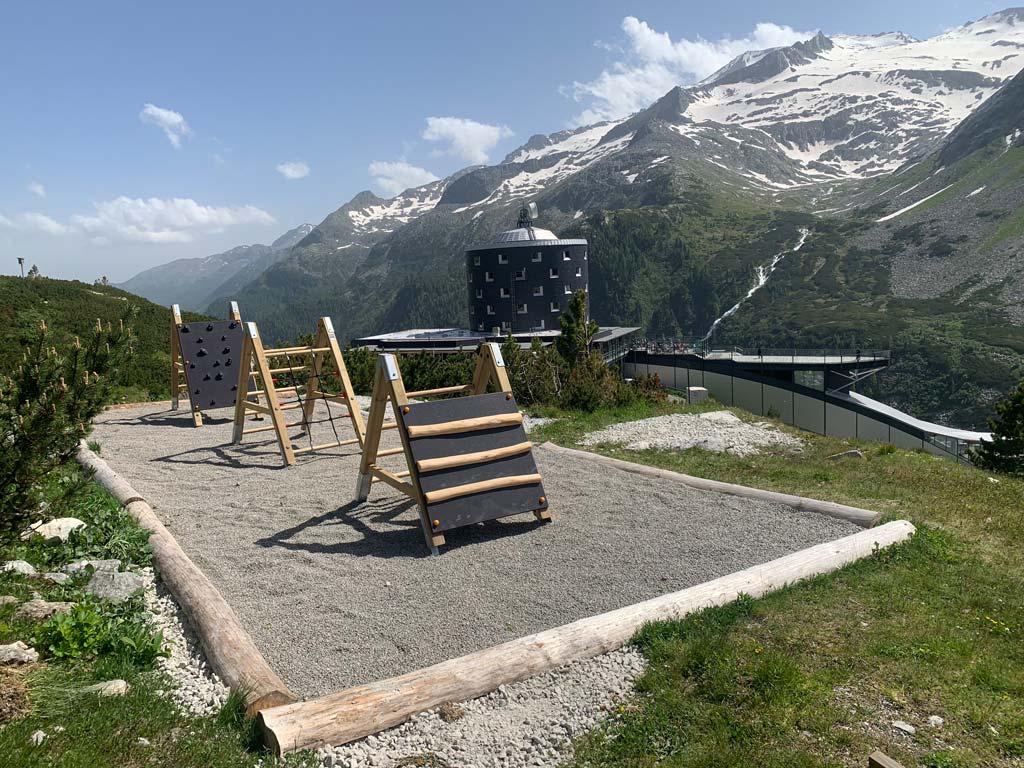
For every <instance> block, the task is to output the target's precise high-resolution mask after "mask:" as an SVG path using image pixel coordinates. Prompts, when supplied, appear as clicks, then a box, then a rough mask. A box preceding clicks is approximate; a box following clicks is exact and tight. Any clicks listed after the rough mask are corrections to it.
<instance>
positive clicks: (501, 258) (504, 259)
mask: <svg viewBox="0 0 1024 768" xmlns="http://www.w3.org/2000/svg"><path fill="white" fill-rule="evenodd" d="M498 263H499V264H508V256H506V255H505V254H504V253H499V254H498Z"/></svg>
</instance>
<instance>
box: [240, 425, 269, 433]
mask: <svg viewBox="0 0 1024 768" xmlns="http://www.w3.org/2000/svg"><path fill="white" fill-rule="evenodd" d="M272 429H277V427H275V426H274V425H270V426H269V427H253V428H252V429H243V430H242V434H243V435H251V434H254V433H256V432H269V431H270V430H272Z"/></svg>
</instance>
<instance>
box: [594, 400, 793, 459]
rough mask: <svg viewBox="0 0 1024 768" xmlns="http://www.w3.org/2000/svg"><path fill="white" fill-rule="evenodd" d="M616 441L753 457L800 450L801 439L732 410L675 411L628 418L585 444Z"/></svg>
mask: <svg viewBox="0 0 1024 768" xmlns="http://www.w3.org/2000/svg"><path fill="white" fill-rule="evenodd" d="M601 443H616V444H619V445H623V446H625V447H626V448H629V449H630V450H633V451H643V450H647V449H648V448H667V449H672V450H680V451H683V450H686V449H687V448H703V449H704V450H706V451H716V452H718V453H734V454H736V455H738V456H751V455H753V454H756V453H760V451H761V449H762V448H768V447H774V446H782V447H785V448H788V449H789V450H792V451H799V450H801V449H802V448H803V443H802V442H801V441H800V439H799V438H796V437H793V436H792V435H788V434H786V433H785V432H782V431H781V430H778V429H775V427H773V426H771V425H770V424H768V423H767V422H758V423H755V424H748V423H747V422H745V421H743V419H741V418H740V417H739V416H737V415H736V414H734V413H732V412H731V411H708V412H707V413H672V414H669V415H668V416H655V417H653V418H650V419H640V420H639V421H626V422H623V423H621V424H612V425H611V426H609V427H605V428H604V429H601V430H598V431H597V432H591V433H590V434H588V435H587V436H586V437H584V438H583V444H584V445H600V444H601Z"/></svg>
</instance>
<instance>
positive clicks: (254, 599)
mask: <svg viewBox="0 0 1024 768" xmlns="http://www.w3.org/2000/svg"><path fill="white" fill-rule="evenodd" d="M335 411H337V409H336V408H335ZM219 413H224V414H225V415H227V413H228V412H219ZM219 413H218V414H215V415H219ZM339 429H341V428H339ZM344 429H345V430H347V429H348V428H347V427H344ZM330 432H331V430H330V429H329V428H327V427H325V425H318V427H317V430H316V433H315V434H314V436H313V439H314V440H315V441H317V442H323V440H324V438H326V437H327V436H328V435H329V434H330ZM386 434H387V435H388V437H389V439H390V440H397V437H396V436H395V435H394V434H393V433H392V432H389V433H386ZM262 437H263V435H256V436H252V437H249V438H247V442H245V443H244V444H242V445H238V446H235V445H231V444H230V438H231V424H230V419H229V418H215V419H212V420H210V421H209V422H208V423H207V424H206V425H205V426H203V427H202V428H199V429H196V428H194V427H192V426H191V419H190V418H189V416H188V415H187V413H186V412H185V411H179V412H170V411H167V410H166V407H165V406H161V407H144V408H140V409H135V410H122V411H113V412H109V413H107V414H104V415H102V416H101V417H100V418H99V419H97V424H96V429H95V432H94V434H93V436H92V439H94V440H97V441H98V442H99V444H100V446H101V455H102V456H103V458H104V459H106V460H107V461H108V462H109V463H110V465H111V466H112V467H113V468H114V469H115V470H116V471H118V472H120V473H121V474H122V475H123V476H124V477H125V478H126V479H127V480H128V481H129V482H130V483H132V485H134V487H135V488H136V489H137V490H138V491H139V492H140V493H141V494H142V495H143V496H145V497H146V498H147V500H148V501H149V502H150V503H151V504H152V505H153V507H154V509H155V510H156V512H157V514H158V515H159V516H160V517H161V519H162V520H163V521H164V522H165V524H167V526H168V528H169V529H170V531H171V532H172V533H173V534H174V535H175V536H176V537H177V538H178V541H179V542H180V543H181V545H182V547H183V548H184V549H185V551H186V552H187V553H188V554H189V555H190V556H191V557H192V558H193V559H194V560H195V561H196V563H197V564H198V565H199V567H200V568H202V569H203V570H204V571H205V572H206V574H207V575H208V576H209V577H210V579H211V580H212V581H213V582H214V584H215V585H216V586H217V587H218V588H219V589H220V591H221V592H222V594H223V595H224V597H225V598H226V599H227V601H228V602H229V603H230V604H231V605H232V607H233V608H234V609H235V611H236V612H237V613H238V615H239V617H240V619H241V621H242V622H243V624H244V625H245V626H246V628H247V629H248V631H249V632H250V633H251V634H252V636H253V639H254V640H255V641H256V644H257V646H258V647H259V648H260V649H261V650H262V651H263V653H264V655H265V656H266V658H267V661H268V662H269V663H270V665H271V666H272V667H273V668H274V669H275V670H276V671H277V672H278V673H279V674H280V675H281V676H282V677H283V678H284V679H285V681H286V682H287V683H288V684H289V685H290V686H291V687H292V688H293V690H295V691H296V692H297V693H299V694H300V695H302V696H306V697H312V696H317V695H321V694H324V693H327V692H330V691H336V690H339V689H341V688H344V687H346V686H350V685H353V684H357V683H362V682H367V681H370V680H374V679H379V678H383V677H386V676H390V675H395V674H399V673H403V672H407V671H410V670H413V669H416V668H418V667H421V666H424V665H427V664H431V663H435V662H438V661H441V660H444V659H447V658H451V657H453V656H458V655H460V654H463V653H467V652H470V651H473V650H477V649H480V648H484V647H487V646H489V645H493V644H495V643H499V642H503V641H506V640H510V639H513V638H516V637H520V636H522V635H526V634H529V633H532V632H535V631H538V630H541V629H545V628H548V627H552V626H556V625H559V624H564V623H566V622H569V621H572V620H574V619H577V618H581V617H584V616H588V615H591V614H595V613H599V612H602V611H607V610H610V609H613V608H617V607H620V606H623V605H627V604H630V603H634V602H637V601H639V600H643V599H646V598H649V597H653V596H655V595H659V594H664V593H666V592H671V591H675V590H679V589H682V588H684V587H687V586H690V585H693V584H697V583H700V582H703V581H707V580H709V579H712V578H715V577H717V576H721V575H724V574H727V573H731V572H733V571H736V570H739V569H742V568H745V567H748V566H750V565H753V564H755V563H761V562H764V561H767V560H771V559H773V558H776V557H780V556H781V555H784V554H786V553H788V552H792V551H794V550H797V549H801V548H803V547H807V546H810V545H813V544H817V543H820V542H822V541H827V540H831V539H835V538H838V537H840V536H844V535H847V534H849V533H853V532H854V531H856V530H858V529H857V528H856V527H855V526H853V525H852V524H849V523H844V522H841V521H837V520H834V519H831V518H827V517H824V516H820V515H816V514H813V513H806V512H798V511H795V510H793V509H791V508H789V507H783V506H779V505H774V504H767V503H762V502H757V501H752V500H746V499H740V498H737V497H731V496H724V495H718V494H711V493H707V492H702V491H696V490H693V489H690V488H686V487H684V486H681V485H679V484H677V483H674V482H672V481H669V480H656V479H648V478H640V477H638V476H636V475H633V474H630V473H626V472H622V471H620V470H616V469H612V468H608V467H602V466H599V465H597V464H594V463H592V462H590V461H587V460H586V459H576V458H567V457H564V456H559V455H555V454H554V453H553V452H548V451H545V450H543V449H538V450H537V452H536V454H537V463H538V465H539V467H540V471H541V472H542V473H543V475H544V478H545V490H546V492H547V495H548V497H549V498H550V500H551V511H552V514H553V516H554V522H553V523H551V524H548V525H542V524H539V523H537V522H536V521H535V520H534V519H533V518H532V516H525V515H524V516H519V517H515V518H508V519H506V520H503V521H497V522H492V523H488V524H485V525H482V526H476V527H473V528H466V529H461V530H457V531H453V532H451V533H450V534H449V535H448V537H447V538H448V542H449V543H448V545H447V546H446V547H444V548H443V549H442V552H441V555H440V556H439V557H429V556H428V555H427V553H426V549H425V546H424V543H423V536H422V533H421V530H420V526H419V521H418V518H417V515H416V511H415V509H414V508H413V507H412V506H411V503H410V502H409V501H408V499H406V497H404V496H401V495H400V494H398V493H397V492H395V491H392V490H391V489H389V488H387V487H384V486H383V485H375V486H374V491H373V493H372V495H371V497H370V501H369V502H367V503H365V504H361V505H357V504H354V503H352V502H351V498H352V494H353V489H354V486H355V474H356V468H357V464H358V457H357V455H356V453H355V451H353V450H351V449H335V450H333V451H327V452H322V453H317V454H312V455H309V456H306V457H302V458H300V460H299V463H298V464H297V465H296V466H294V467H290V468H284V467H283V466H282V465H281V459H280V454H279V453H278V451H277V448H276V443H274V442H273V441H270V440H257V439H256V438H262ZM387 444H388V445H391V444H394V443H390V442H388V443H387ZM392 458H393V459H395V460H396V461H397V462H401V461H402V458H401V457H400V456H397V457H392ZM393 466H397V463H396V464H394V465H393Z"/></svg>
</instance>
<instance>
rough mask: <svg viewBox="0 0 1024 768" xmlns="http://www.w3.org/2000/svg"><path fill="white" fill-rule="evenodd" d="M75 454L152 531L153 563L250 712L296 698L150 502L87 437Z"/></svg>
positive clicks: (215, 667)
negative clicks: (119, 473) (100, 455)
mask: <svg viewBox="0 0 1024 768" xmlns="http://www.w3.org/2000/svg"><path fill="white" fill-rule="evenodd" d="M77 458H78V461H79V463H80V464H81V465H82V466H83V467H85V468H86V469H89V470H92V471H93V473H94V474H93V476H92V479H93V480H94V481H95V482H97V483H99V484H100V485H101V486H103V487H104V488H106V489H107V490H108V491H109V492H110V493H111V495H113V496H114V498H116V499H117V500H118V501H119V502H120V503H121V504H123V505H124V506H125V509H127V510H128V512H129V513H130V514H131V515H132V516H133V517H134V518H135V519H136V520H137V521H138V523H139V525H140V526H141V527H142V528H144V529H146V530H147V531H149V534H150V536H149V546H150V548H151V550H152V552H153V565H154V566H155V568H156V570H157V571H158V572H159V573H160V580H161V581H162V582H163V583H164V584H165V585H166V586H167V588H168V589H169V590H170V591H171V594H172V595H173V596H174V599H175V600H176V601H177V603H178V605H180V606H181V608H182V610H183V611H184V612H185V615H186V616H187V617H188V619H189V623H190V624H191V625H192V627H193V628H194V629H195V631H196V633H197V634H198V636H199V640H200V642H201V643H202V646H203V651H204V652H205V653H206V658H207V659H209V661H210V666H211V667H213V671H214V672H216V673H217V675H218V676H219V677H220V678H221V680H223V681H224V682H225V683H227V685H228V687H229V688H230V689H231V690H232V692H235V693H237V694H238V695H240V696H241V697H242V701H243V702H245V707H246V713H247V714H248V715H250V716H252V715H254V714H256V712H257V711H259V710H260V709H263V708H264V707H272V706H279V705H281V704H285V703H289V702H293V701H295V700H296V696H295V694H293V693H292V692H291V691H290V690H288V686H287V685H285V683H284V681H283V680H281V678H280V677H278V676H277V674H275V672H274V670H272V669H271V668H270V665H269V664H267V662H266V660H265V659H264V658H263V656H262V654H260V652H259V649H257V648H256V645H255V643H253V641H252V638H251V637H249V634H248V633H247V632H246V631H245V628H244V627H243V626H242V624H241V622H240V621H239V620H238V617H237V616H236V615H235V612H234V611H232V610H231V606H229V605H228V604H227V602H225V600H224V598H223V597H222V596H221V594H220V592H218V591H217V588H216V587H214V586H213V584H212V583H210V580H209V579H208V578H206V575H205V574H204V573H203V572H202V571H201V570H200V569H199V568H198V567H197V566H196V564H195V563H193V562H192V561H191V560H190V559H189V558H188V556H187V555H186V554H185V553H184V552H183V551H182V549H181V547H180V546H178V542H177V541H175V539H174V537H173V536H172V535H171V534H170V532H169V531H168V530H167V529H166V528H165V527H164V526H163V524H162V523H161V522H160V520H159V519H158V518H157V516H156V514H155V513H154V512H153V509H152V507H150V505H149V504H148V503H147V502H146V501H145V500H144V499H143V498H142V497H141V496H140V495H139V493H138V491H136V490H135V489H134V488H132V487H131V486H130V485H129V484H128V483H127V482H126V481H125V480H124V478H122V477H121V476H120V475H118V474H117V473H116V472H114V471H113V470H112V469H111V468H110V466H109V465H108V464H107V463H106V462H105V461H103V459H101V458H100V457H99V456H97V455H96V454H95V453H93V452H92V451H90V450H89V448H88V446H87V445H86V444H85V442H84V441H83V442H82V443H81V444H80V445H79V448H78V453H77Z"/></svg>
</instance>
